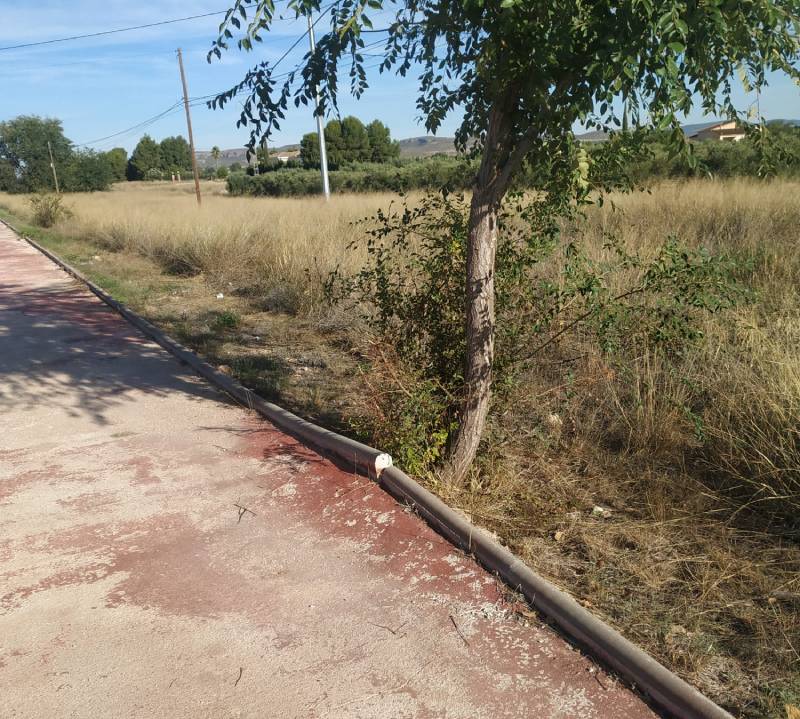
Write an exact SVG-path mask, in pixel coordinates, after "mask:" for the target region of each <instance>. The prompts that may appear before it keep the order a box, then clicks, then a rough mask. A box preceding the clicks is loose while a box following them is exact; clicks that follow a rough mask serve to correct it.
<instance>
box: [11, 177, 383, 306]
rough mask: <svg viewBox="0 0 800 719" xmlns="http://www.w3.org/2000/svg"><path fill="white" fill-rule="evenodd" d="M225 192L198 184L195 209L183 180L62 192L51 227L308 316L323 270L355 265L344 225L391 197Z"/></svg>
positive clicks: (19, 200) (22, 201) (21, 205)
mask: <svg viewBox="0 0 800 719" xmlns="http://www.w3.org/2000/svg"><path fill="white" fill-rule="evenodd" d="M224 187H225V186H224V184H222V183H217V182H206V183H203V194H204V200H203V205H202V208H200V209H199V210H198V208H197V206H196V202H195V197H194V186H193V185H192V184H190V183H182V184H178V185H173V184H171V183H123V184H122V185H117V186H116V187H115V189H114V191H112V192H106V193H95V194H74V195H66V196H65V197H66V205H67V207H69V208H70V209H71V210H72V213H73V217H72V218H71V219H69V220H67V221H62V222H61V223H59V225H58V226H57V228H56V229H57V230H58V232H59V233H60V234H62V235H66V236H68V237H81V238H84V239H89V240H92V241H94V242H96V243H97V244H98V245H100V246H101V247H104V248H106V249H108V250H112V251H126V252H132V253H136V254H140V255H142V256H144V257H147V258H149V259H152V260H154V261H155V262H157V263H158V264H160V265H161V266H162V267H164V269H165V270H166V271H167V272H170V273H173V274H183V275H191V274H197V273H203V274H204V275H205V276H206V278H207V279H208V280H209V281H211V282H212V283H214V284H215V285H218V286H220V287H223V286H227V287H231V288H232V289H233V288H235V289H236V290H237V291H239V292H242V293H248V294H251V295H258V296H259V297H260V298H262V299H263V301H264V302H265V303H266V305H268V306H270V307H272V308H275V309H284V310H289V311H291V312H296V311H302V312H306V313H307V312H310V311H312V310H313V309H315V307H316V304H317V302H318V301H319V298H320V295H321V289H322V282H323V280H324V279H325V278H326V277H327V275H328V273H329V272H330V271H332V270H333V269H334V268H335V267H336V266H337V265H339V264H341V263H346V264H348V265H349V266H350V267H355V266H357V265H358V263H359V262H362V261H363V259H364V257H363V256H362V255H360V254H359V253H358V252H348V251H347V244H348V242H349V240H350V239H351V238H352V237H353V235H354V231H353V228H352V227H351V224H352V222H353V221H354V220H358V219H361V218H363V217H365V216H367V215H370V214H372V213H373V212H374V211H375V210H376V209H377V208H378V207H379V206H381V205H386V204H388V203H389V202H390V201H391V199H392V197H391V196H389V195H350V196H337V198H336V201H335V202H331V203H329V204H326V203H325V202H324V200H322V199H308V198H306V199H302V200H299V199H270V200H253V199H249V198H233V197H227V196H225V195H224ZM0 197H1V199H0V202H2V205H3V206H5V207H7V208H8V209H9V210H10V211H11V212H13V213H14V214H16V215H17V216H21V217H24V218H29V217H30V212H29V207H28V200H27V198H26V197H24V196H19V195H17V196H15V195H4V194H3V195H1V196H0Z"/></svg>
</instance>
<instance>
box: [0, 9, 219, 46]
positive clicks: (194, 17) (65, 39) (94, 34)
mask: <svg viewBox="0 0 800 719" xmlns="http://www.w3.org/2000/svg"><path fill="white" fill-rule="evenodd" d="M226 12H228V11H227V10H215V11H214V12H207V13H203V14H202V15H189V16H187V17H178V18H175V19H173V20H161V21H159V22H151V23H147V24H146V25H133V26H131V27H121V28H118V29H116V30H103V31H101V32H91V33H87V34H85V35H71V36H70V37H59V38H55V39H53V40H40V41H39V42H26V43H22V44H21V45H7V46H6V47H0V52H2V51H3V50H19V49H21V48H24V47H37V46H39V45H52V44H53V43H57V42H70V41H71V40H83V39H84V38H87V37H100V36H101V35H114V34H116V33H120V32H130V31H131V30H145V29H147V28H150V27H159V26H160V25H171V24H173V23H176V22H186V21H187V20H199V19H200V18H204V17H211V16H213V15H223V14H225V13H226Z"/></svg>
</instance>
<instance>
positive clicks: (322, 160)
mask: <svg viewBox="0 0 800 719" xmlns="http://www.w3.org/2000/svg"><path fill="white" fill-rule="evenodd" d="M308 42H309V44H310V45H311V54H312V55H313V54H314V52H315V51H316V49H317V46H316V43H315V42H314V25H313V23H312V22H311V15H309V16H308ZM314 103H315V108H319V88H318V87H315V88H314ZM317 135H318V136H319V166H320V170H321V171H322V192H323V193H324V195H325V199H326V200H330V199H331V186H330V182H328V151H327V150H326V149H325V128H324V127H323V125H322V115H317Z"/></svg>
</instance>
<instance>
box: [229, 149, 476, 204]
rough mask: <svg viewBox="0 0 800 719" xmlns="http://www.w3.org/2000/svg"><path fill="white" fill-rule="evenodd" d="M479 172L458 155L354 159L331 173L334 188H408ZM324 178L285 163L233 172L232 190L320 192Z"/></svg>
mask: <svg viewBox="0 0 800 719" xmlns="http://www.w3.org/2000/svg"><path fill="white" fill-rule="evenodd" d="M474 172H475V169H474V166H473V165H472V164H470V163H468V162H466V161H464V160H459V159H457V158H434V159H425V160H407V161H405V162H402V161H397V162H393V163H353V164H351V165H348V166H346V167H344V168H342V169H339V170H334V171H333V172H331V173H330V183H331V191H333V192H342V193H345V192H405V191H407V190H418V189H420V190H435V189H439V188H440V187H449V188H450V189H454V190H456V189H463V188H465V187H467V186H468V185H469V184H470V183H471V181H472V176H473V174H474ZM321 183H322V180H321V178H320V174H319V171H318V170H306V169H298V168H291V167H282V168H280V169H278V170H275V171H273V172H266V173H263V174H261V175H256V176H249V175H244V174H240V173H238V174H232V175H231V176H230V177H229V178H228V192H229V193H230V194H232V195H254V196H262V197H286V196H295V197H296V196H302V195H315V194H318V193H319V192H320V191H321V189H322V187H321Z"/></svg>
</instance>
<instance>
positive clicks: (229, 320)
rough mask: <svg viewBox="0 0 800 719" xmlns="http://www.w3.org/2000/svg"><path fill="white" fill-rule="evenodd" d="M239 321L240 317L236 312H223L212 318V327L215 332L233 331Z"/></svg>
mask: <svg viewBox="0 0 800 719" xmlns="http://www.w3.org/2000/svg"><path fill="white" fill-rule="evenodd" d="M241 321H242V319H241V317H239V315H238V314H237V313H236V312H231V311H229V310H225V311H224V312H220V313H219V314H218V315H217V316H216V317H215V318H214V322H213V325H212V326H213V328H214V329H215V330H235V329H236V328H237V327H238V326H239V323H240V322H241Z"/></svg>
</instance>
